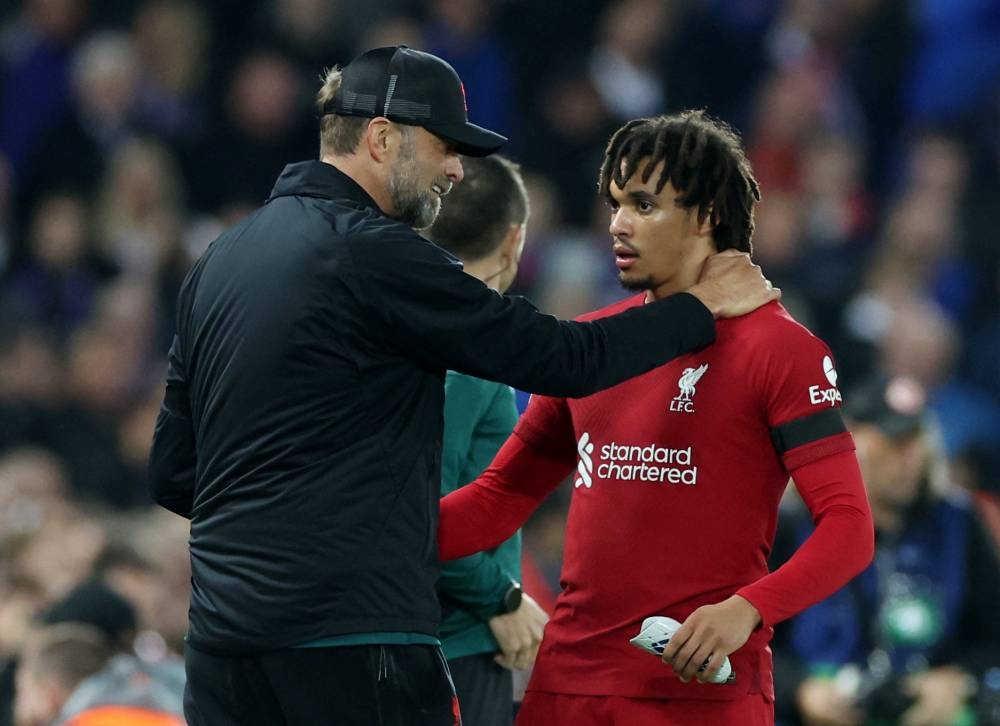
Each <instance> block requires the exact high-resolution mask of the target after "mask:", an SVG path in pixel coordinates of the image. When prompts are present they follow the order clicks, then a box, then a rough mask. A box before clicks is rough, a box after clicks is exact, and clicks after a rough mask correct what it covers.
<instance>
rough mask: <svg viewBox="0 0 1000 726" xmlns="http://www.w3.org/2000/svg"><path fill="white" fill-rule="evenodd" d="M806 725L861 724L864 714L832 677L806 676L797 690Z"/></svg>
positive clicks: (844, 725) (837, 725) (840, 725)
mask: <svg viewBox="0 0 1000 726" xmlns="http://www.w3.org/2000/svg"><path fill="white" fill-rule="evenodd" d="M795 695H796V701H797V702H798V706H799V713H800V714H801V715H802V720H803V722H804V723H805V724H806V726H860V724H862V723H864V714H863V713H861V711H859V710H858V709H857V708H856V707H855V706H854V704H853V703H852V702H851V699H850V697H848V696H847V695H846V694H844V693H841V692H840V691H839V690H838V689H837V686H836V684H835V683H834V681H833V679H832V678H816V677H813V678H806V679H805V680H804V681H802V684H801V685H800V686H799V689H798V691H797V692H796V694H795Z"/></svg>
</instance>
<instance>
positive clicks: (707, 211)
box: [695, 204, 719, 237]
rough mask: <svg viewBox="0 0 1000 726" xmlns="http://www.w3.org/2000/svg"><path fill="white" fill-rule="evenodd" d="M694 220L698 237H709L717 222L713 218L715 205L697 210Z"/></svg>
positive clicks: (714, 217)
mask: <svg viewBox="0 0 1000 726" xmlns="http://www.w3.org/2000/svg"><path fill="white" fill-rule="evenodd" d="M695 219H696V221H697V224H698V236H700V237H703V236H707V235H711V234H712V231H713V230H714V229H715V226H716V225H717V224H718V223H719V220H718V219H716V216H715V205H714V204H709V205H708V206H706V207H704V208H699V209H698V212H697V214H696V215H695Z"/></svg>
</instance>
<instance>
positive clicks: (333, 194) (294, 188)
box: [267, 160, 378, 210]
mask: <svg viewBox="0 0 1000 726" xmlns="http://www.w3.org/2000/svg"><path fill="white" fill-rule="evenodd" d="M293 196H295V197H322V198H324V199H344V198H345V197H346V198H347V199H352V200H354V201H356V202H359V203H361V204H363V205H365V206H367V207H371V208H373V209H375V210H378V205H377V204H376V203H375V200H374V199H372V198H371V197H370V196H368V193H367V192H366V191H365V190H364V189H362V188H361V186H360V185H359V184H358V183H357V182H356V181H354V180H353V179H351V177H349V176H347V174H345V173H344V172H342V171H340V170H339V169H338V168H337V167H335V166H333V165H332V164H327V163H325V162H322V161H316V160H312V161H299V162H296V163H294V164H288V165H287V166H285V169H284V171H282V172H281V176H279V177H278V181H276V182H275V183H274V189H272V190H271V196H270V197H268V199H267V201H269V202H270V201H271V200H272V199H275V198H276V197H293Z"/></svg>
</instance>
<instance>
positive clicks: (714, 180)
mask: <svg viewBox="0 0 1000 726" xmlns="http://www.w3.org/2000/svg"><path fill="white" fill-rule="evenodd" d="M643 159H645V160H646V162H645V166H644V167H642V169H641V170H639V169H638V165H639V162H640V161H641V160H643ZM661 161H662V162H664V164H663V171H662V172H661V173H660V178H659V179H658V180H657V182H656V193H657V194H659V193H660V192H661V191H662V190H663V187H664V185H665V184H666V183H667V181H669V182H670V183H671V184H672V185H673V187H674V189H676V190H677V204H678V205H679V206H681V207H682V208H684V209H693V208H695V207H697V209H698V219H699V220H704V219H705V218H706V217H709V216H710V217H711V222H712V239H713V240H714V241H715V246H716V248H717V249H718V250H719V251H720V252H721V251H722V250H728V249H736V250H739V251H741V252H750V251H751V249H752V246H751V238H752V237H753V226H754V225H753V213H754V204H755V203H756V202H759V201H760V187H759V186H758V184H757V180H756V179H755V178H754V175H753V170H752V169H751V168H750V161H749V160H748V159H747V156H746V152H745V151H744V150H743V145H742V143H741V142H740V137H739V136H738V135H737V133H736V132H735V131H733V129H732V128H730V126H729V125H728V124H726V123H725V122H723V121H720V120H719V119H716V118H713V117H712V116H710V115H709V114H707V113H705V112H704V111H702V110H692V111H683V112H681V113H677V114H671V115H669V116H656V117H654V118H641V119H636V120H634V121H629V122H628V123H627V124H625V125H624V126H622V127H621V128H620V129H618V130H617V131H616V132H615V133H614V135H613V136H612V137H611V141H609V142H608V148H607V149H606V150H605V152H604V162H603V164H601V175H600V178H599V179H598V191H599V193H600V195H601V196H602V197H604V198H605V199H610V198H611V192H610V189H609V187H610V185H611V182H612V181H614V182H615V184H617V185H618V187H619V188H624V187H625V185H626V184H627V183H628V180H629V179H630V178H631V177H632V175H633V174H634V173H635V172H636V171H640V173H641V179H642V181H643V183H645V182H648V181H649V178H650V176H652V174H653V170H654V169H655V168H656V165H657V164H659V163H660V162H661ZM622 162H624V164H623V163H622Z"/></svg>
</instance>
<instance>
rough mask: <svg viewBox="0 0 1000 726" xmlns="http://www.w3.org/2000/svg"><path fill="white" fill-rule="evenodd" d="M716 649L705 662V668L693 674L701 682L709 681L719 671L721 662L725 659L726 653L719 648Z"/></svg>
mask: <svg viewBox="0 0 1000 726" xmlns="http://www.w3.org/2000/svg"><path fill="white" fill-rule="evenodd" d="M716 650H718V651H719V652H716V653H712V655H711V657H710V658H709V659H708V661H707V662H706V663H705V668H704V669H703V670H700V671H698V674H697V675H696V676H695V677H696V678H697V679H698V680H699V681H701V682H702V683H710V682H711V681H712V679H713V678H715V676H716V674H717V673H718V672H719V669H720V668H721V667H722V664H723V663H724V662H725V661H726V654H725V653H723V652H721V650H720V649H716Z"/></svg>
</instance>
